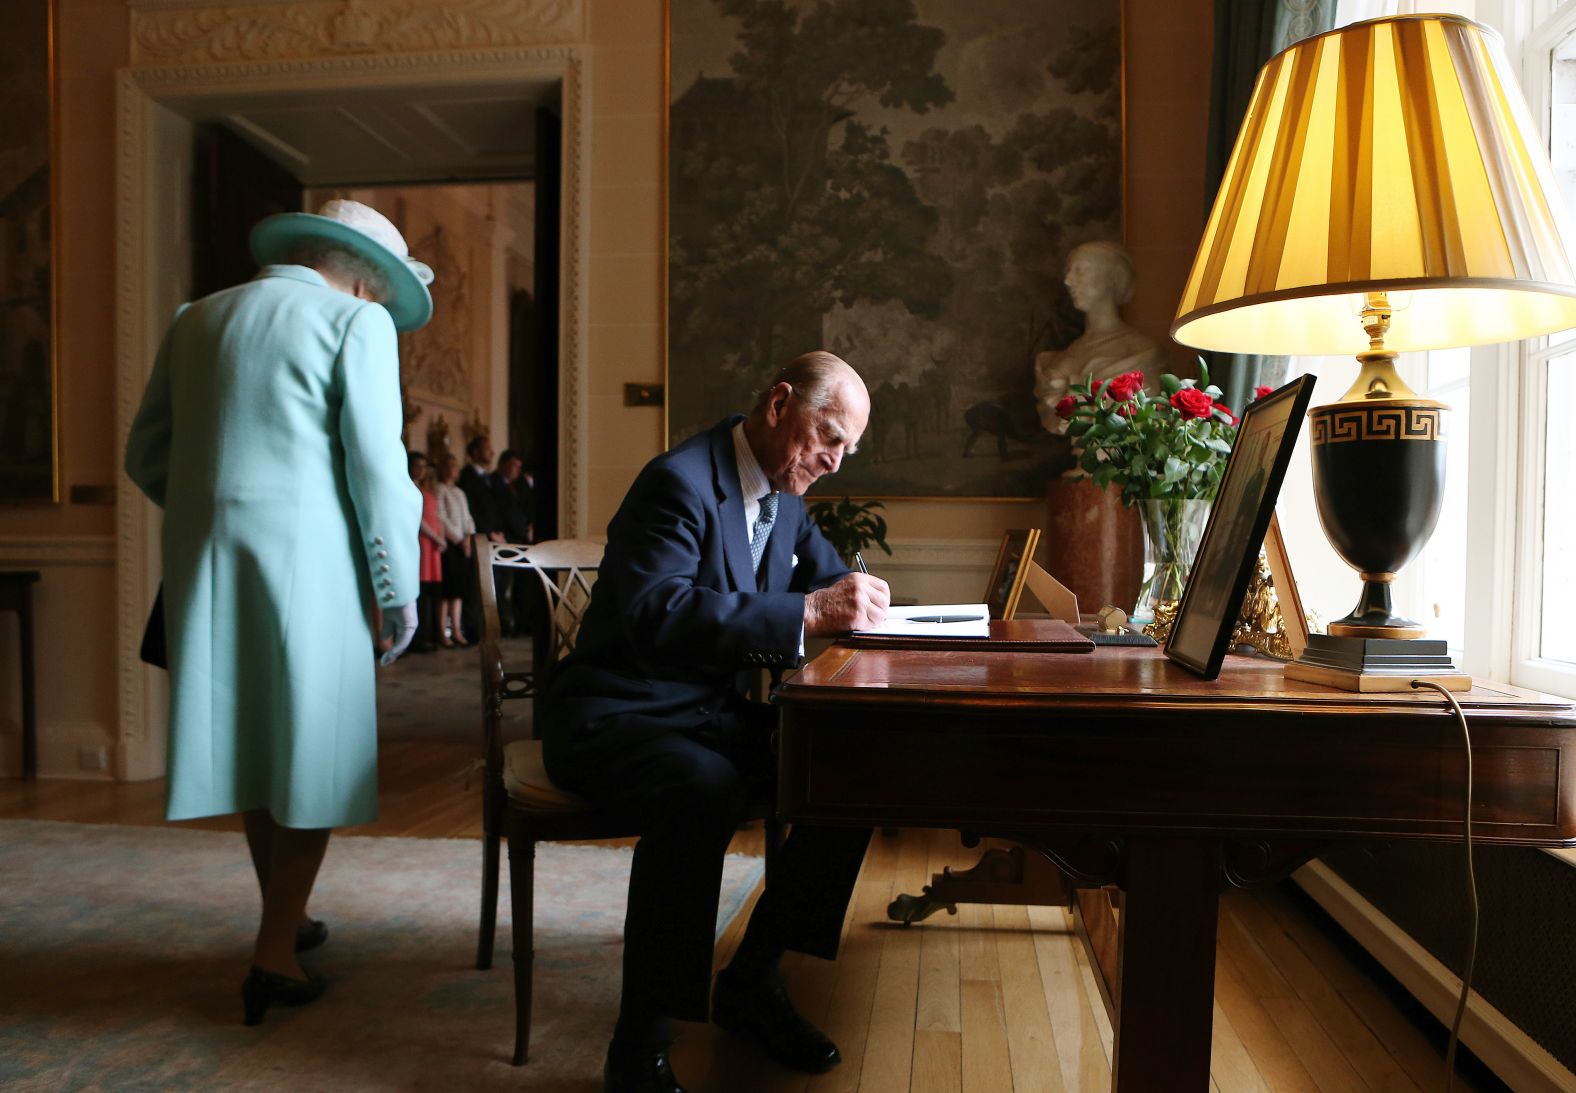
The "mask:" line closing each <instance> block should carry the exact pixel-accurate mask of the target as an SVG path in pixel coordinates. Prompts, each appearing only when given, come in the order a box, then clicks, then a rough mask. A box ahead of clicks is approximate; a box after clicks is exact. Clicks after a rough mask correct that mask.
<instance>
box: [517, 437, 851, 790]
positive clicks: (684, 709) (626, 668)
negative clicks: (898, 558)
mask: <svg viewBox="0 0 1576 1093" xmlns="http://www.w3.org/2000/svg"><path fill="white" fill-rule="evenodd" d="M739 420H741V419H740V418H739V417H733V418H730V419H729V420H727V421H724V422H722V423H720V424H718V425H716V426H715V427H713V428H712V429H711V430H709V431H707V432H705V433H702V434H700V435H699V436H695V437H692V438H691V439H690V440H687V441H685V442H684V443H683V444H680V445H679V446H678V447H676V448H674V449H672V450H671V451H668V452H666V453H664V454H663V455H660V456H658V457H657V458H656V459H654V460H652V461H651V462H650V463H648V464H647V465H646V467H645V469H644V470H642V471H641V472H640V475H639V477H638V478H636V480H635V484H634V485H633V486H631V487H630V489H629V493H628V494H627V495H626V496H625V497H624V501H623V504H621V505H620V506H619V509H618V512H617V513H616V514H615V515H614V517H613V520H612V522H611V523H609V524H608V528H607V540H608V541H607V550H606V552H605V553H604V554H603V558H602V566H601V569H600V570H599V571H598V574H597V581H596V585H595V587H594V589H593V591H592V595H591V604H590V606H589V607H588V608H587V610H586V614H585V618H584V619H583V620H582V621H581V625H580V633H579V636H578V637H577V639H576V642H575V648H574V651H573V652H572V653H570V654H569V656H568V657H566V658H565V659H564V660H563V661H562V662H561V663H560V664H559V665H558V668H557V669H556V670H555V671H554V673H553V678H552V680H551V681H550V682H549V684H548V688H547V691H546V693H545V694H544V696H543V703H542V705H541V707H540V708H539V709H540V714H541V718H542V724H541V725H540V726H539V732H540V735H541V736H542V738H543V740H544V750H545V758H546V761H547V766H548V772H549V774H551V775H552V776H553V778H554V779H555V780H558V779H559V778H560V777H566V778H567V779H568V781H567V782H566V784H573V782H574V781H576V780H577V779H576V778H575V777H574V773H575V768H576V767H578V766H579V763H578V762H577V759H579V758H583V757H584V756H578V755H577V754H576V753H577V752H584V751H585V750H587V749H589V750H590V751H601V750H602V749H603V748H606V747H613V746H617V742H618V741H620V740H627V739H631V738H638V737H644V736H649V735H654V734H657V733H663V732H672V731H675V730H677V731H682V730H684V729H687V728H693V727H696V726H699V725H702V724H705V723H706V722H708V721H710V720H713V719H714V718H715V717H716V715H717V714H718V713H719V712H720V711H721V708H722V706H723V704H725V703H729V702H734V701H737V699H738V696H739V695H741V694H742V691H743V685H744V681H745V679H746V678H747V677H746V676H745V674H744V673H745V672H746V671H747V670H748V669H751V668H762V667H765V668H784V667H792V666H793V665H795V664H797V663H798V659H799V642H800V635H801V631H802V629H803V622H804V597H805V594H806V593H807V592H812V591H814V590H816V589H818V588H823V587H825V586H826V585H829V584H832V583H833V582H835V581H837V580H839V579H840V578H842V577H843V576H844V575H846V574H847V573H848V567H847V566H846V565H844V564H843V561H842V559H841V558H839V557H838V555H837V552H836V551H835V550H833V549H832V546H831V544H830V543H828V542H827V541H826V538H825V536H823V535H822V534H821V530H820V528H818V527H817V526H816V525H815V522H814V521H813V520H811V519H810V518H809V516H808V515H807V514H806V512H805V507H804V499H803V498H800V497H797V496H794V495H792V494H786V493H785V494H782V495H780V497H779V501H778V507H777V519H776V521H775V522H774V523H773V525H772V532H771V537H770V538H769V539H768V540H767V543H766V553H765V554H764V555H763V556H762V558H761V569H760V574H759V576H758V577H757V575H756V574H754V573H752V572H751V570H750V544H749V538H748V532H747V531H746V529H745V526H744V498H743V496H741V491H740V487H739V470H738V462H737V459H736V457H735V454H734V448H733V436H732V432H731V430H732V429H733V426H734V424H735V423H737V422H738V421H739ZM796 557H797V559H798V564H797V565H795V563H794V559H795V558H796ZM593 737H595V738H597V739H596V741H595V743H594V744H593V740H592V738H593Z"/></svg>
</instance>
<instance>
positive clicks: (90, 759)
mask: <svg viewBox="0 0 1576 1093" xmlns="http://www.w3.org/2000/svg"><path fill="white" fill-rule="evenodd" d="M77 769H78V770H91V771H101V770H108V769H109V750H108V749H107V748H105V747H104V745H103V744H83V745H82V746H81V747H79V748H78V749H77Z"/></svg>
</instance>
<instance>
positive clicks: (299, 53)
mask: <svg viewBox="0 0 1576 1093" xmlns="http://www.w3.org/2000/svg"><path fill="white" fill-rule="evenodd" d="M584 7H585V6H584V2H583V0H383V2H373V0H296V2H285V3H269V2H267V0H252V2H251V3H247V4H231V5H214V4H211V3H204V4H192V3H188V2H184V0H140V2H134V3H133V5H132V12H131V63H132V64H133V65H134V66H138V67H157V66H161V65H178V64H205V63H212V62H215V61H277V60H289V59H293V58H305V57H323V56H333V55H337V54H347V53H436V52H446V51H449V50H460V49H496V48H508V47H519V46H532V45H543V44H548V43H557V42H577V41H582V40H583V39H584V37H585V18H584V14H585V13H584Z"/></svg>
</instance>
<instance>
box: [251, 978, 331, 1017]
mask: <svg viewBox="0 0 1576 1093" xmlns="http://www.w3.org/2000/svg"><path fill="white" fill-rule="evenodd" d="M327 987H328V983H327V981H326V980H325V979H324V978H323V977H322V976H320V975H313V974H311V973H310V972H308V973H307V977H306V978H305V979H292V978H290V977H289V976H288V975H280V974H279V973H278V972H270V971H264V970H263V969H262V968H259V967H258V966H257V965H255V964H254V965H252V971H251V974H249V975H248V976H247V977H246V979H245V981H244V982H242V984H241V1005H242V1006H243V1008H244V1009H245V1012H246V1023H247V1024H248V1025H260V1024H262V1023H263V1015H264V1014H265V1013H267V1012H268V1007H269V1006H271V1005H273V1004H274V1003H276V1002H277V1003H278V1004H279V1005H281V1006H304V1005H307V1004H308V1003H310V1002H316V1001H317V1000H318V999H319V998H321V997H323V991H324V990H325V989H326V988H327Z"/></svg>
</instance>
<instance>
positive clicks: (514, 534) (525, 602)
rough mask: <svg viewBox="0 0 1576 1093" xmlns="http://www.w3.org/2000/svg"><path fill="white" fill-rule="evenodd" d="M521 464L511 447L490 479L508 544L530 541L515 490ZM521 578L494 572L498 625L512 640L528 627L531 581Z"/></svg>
mask: <svg viewBox="0 0 1576 1093" xmlns="http://www.w3.org/2000/svg"><path fill="white" fill-rule="evenodd" d="M523 465H524V464H523V462H522V461H521V459H520V456H519V455H518V454H517V453H516V452H515V451H514V450H513V449H512V448H505V449H504V451H503V454H502V455H500V456H499V457H498V469H497V470H496V471H494V472H493V476H492V495H493V505H494V507H495V508H496V510H497V513H498V525H499V530H500V531H501V532H502V534H503V541H504V542H508V543H529V542H530V541H531V521H530V518H529V517H528V516H526V514H525V509H524V508H523V507H522V506H521V505H520V498H519V496H518V495H517V494H516V493H515V489H514V484H515V482H517V481H518V480H519V478H520V468H521V467H522V466H523ZM520 577H521V574H520V572H519V571H518V570H516V569H514V568H513V567H510V566H498V567H496V568H494V570H493V582H494V583H493V591H494V593H495V594H496V596H497V600H498V614H499V619H498V625H499V628H500V629H501V630H502V631H503V633H504V634H505V635H512V636H514V637H520V636H522V635H524V634H525V633H526V631H527V630H528V629H529V626H530V623H529V621H528V620H529V619H530V603H529V594H530V592H531V587H530V584H531V582H529V581H524V580H521V579H520Z"/></svg>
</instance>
